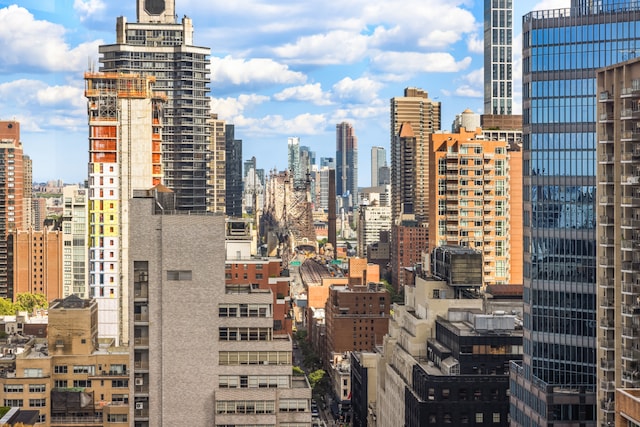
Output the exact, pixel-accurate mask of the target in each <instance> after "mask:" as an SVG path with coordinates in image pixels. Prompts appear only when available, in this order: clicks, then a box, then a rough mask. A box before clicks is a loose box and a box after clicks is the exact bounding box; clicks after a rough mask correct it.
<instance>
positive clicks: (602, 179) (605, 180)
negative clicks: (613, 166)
mask: <svg viewBox="0 0 640 427" xmlns="http://www.w3.org/2000/svg"><path fill="white" fill-rule="evenodd" d="M598 183H599V184H601V185H611V184H613V175H600V176H599V177H598Z"/></svg>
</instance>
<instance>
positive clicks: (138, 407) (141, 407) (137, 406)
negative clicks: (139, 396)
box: [136, 402, 144, 409]
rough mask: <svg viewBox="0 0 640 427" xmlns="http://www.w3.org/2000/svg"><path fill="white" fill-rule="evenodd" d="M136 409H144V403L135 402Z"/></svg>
mask: <svg viewBox="0 0 640 427" xmlns="http://www.w3.org/2000/svg"><path fill="white" fill-rule="evenodd" d="M136 409H144V402H136Z"/></svg>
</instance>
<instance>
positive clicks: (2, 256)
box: [0, 121, 30, 299]
mask: <svg viewBox="0 0 640 427" xmlns="http://www.w3.org/2000/svg"><path fill="white" fill-rule="evenodd" d="M25 157H26V156H24V154H23V152H22V142H21V141H20V123H18V122H15V121H0V165H3V167H1V168H0V298H9V299H11V298H13V290H12V289H10V288H9V284H8V270H9V269H10V266H9V264H8V248H7V238H8V234H9V232H12V231H15V230H19V229H22V230H24V229H25V228H26V226H27V224H26V218H27V215H26V214H25V207H26V206H30V205H26V206H25V200H24V199H25V198H24V194H25V183H24V170H25V162H27V163H28V162H30V160H27V159H28V158H26V159H25Z"/></svg>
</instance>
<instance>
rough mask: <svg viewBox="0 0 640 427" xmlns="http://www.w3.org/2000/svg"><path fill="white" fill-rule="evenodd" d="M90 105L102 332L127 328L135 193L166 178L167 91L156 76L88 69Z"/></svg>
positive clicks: (92, 230)
mask: <svg viewBox="0 0 640 427" xmlns="http://www.w3.org/2000/svg"><path fill="white" fill-rule="evenodd" d="M85 81H86V89H85V96H86V97H87V107H88V113H89V230H88V236H89V270H88V271H89V289H90V292H89V296H90V297H91V298H95V299H96V301H97V303H98V309H99V313H100V325H99V328H100V329H99V333H100V337H104V338H114V339H115V340H116V342H120V340H124V341H123V342H124V343H126V342H127V339H128V337H129V334H128V333H127V328H128V326H129V325H128V321H127V315H128V310H127V303H128V294H129V287H128V285H127V284H128V271H127V268H126V266H127V263H128V259H129V258H128V249H129V246H128V244H129V240H128V231H129V216H128V214H127V213H128V211H129V206H128V205H129V199H130V198H131V197H132V196H133V190H134V189H138V188H149V187H151V186H153V185H156V184H158V183H160V181H161V179H162V158H161V141H162V139H161V138H162V135H161V129H162V122H161V120H162V104H163V101H164V98H162V97H161V96H159V95H156V94H154V92H153V91H152V89H151V87H152V84H153V78H152V77H140V76H138V75H133V76H132V75H127V74H119V73H86V74H85Z"/></svg>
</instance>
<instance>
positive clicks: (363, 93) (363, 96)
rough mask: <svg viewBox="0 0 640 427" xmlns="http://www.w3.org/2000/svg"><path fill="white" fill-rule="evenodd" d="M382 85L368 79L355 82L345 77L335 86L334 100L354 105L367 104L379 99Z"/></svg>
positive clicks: (363, 78) (364, 78)
mask: <svg viewBox="0 0 640 427" xmlns="http://www.w3.org/2000/svg"><path fill="white" fill-rule="evenodd" d="M381 88H382V84H381V83H379V82H377V81H375V80H372V79H370V78H368V77H362V78H359V79H355V80H353V79H352V78H351V77H345V78H344V79H342V80H340V81H339V82H338V83H336V84H335V85H333V95H334V99H338V100H340V101H343V102H348V103H352V104H366V103H369V102H373V101H375V100H376V99H377V98H378V91H379V90H380V89H381Z"/></svg>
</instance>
